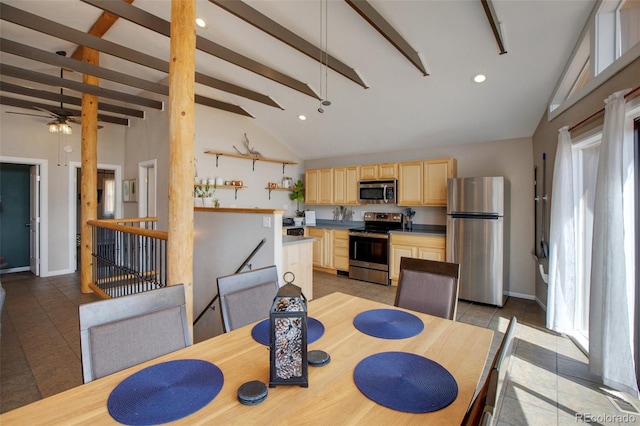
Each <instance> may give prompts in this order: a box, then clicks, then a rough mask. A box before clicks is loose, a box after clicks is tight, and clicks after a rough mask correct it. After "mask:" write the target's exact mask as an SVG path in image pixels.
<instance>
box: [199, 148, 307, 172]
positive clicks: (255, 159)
mask: <svg viewBox="0 0 640 426" xmlns="http://www.w3.org/2000/svg"><path fill="white" fill-rule="evenodd" d="M204 153H205V154H209V155H215V156H216V167H218V160H219V159H220V156H221V155H225V156H227V157H232V158H241V159H243V160H251V161H252V162H253V169H252V170H253V171H255V170H256V161H266V162H268V163H278V164H282V174H284V168H285V166H287V165H293V164H298V163H296V162H294V161H289V160H278V159H275V158H266V157H254V156H251V155H243V154H234V153H232V152H220V151H205V152H204Z"/></svg>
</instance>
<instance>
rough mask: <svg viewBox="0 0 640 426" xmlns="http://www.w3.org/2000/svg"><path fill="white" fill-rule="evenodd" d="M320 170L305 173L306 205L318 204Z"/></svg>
mask: <svg viewBox="0 0 640 426" xmlns="http://www.w3.org/2000/svg"><path fill="white" fill-rule="evenodd" d="M319 180H320V179H319V178H318V170H307V171H306V172H304V202H305V204H318V199H319V198H320V196H319V194H318V182H319Z"/></svg>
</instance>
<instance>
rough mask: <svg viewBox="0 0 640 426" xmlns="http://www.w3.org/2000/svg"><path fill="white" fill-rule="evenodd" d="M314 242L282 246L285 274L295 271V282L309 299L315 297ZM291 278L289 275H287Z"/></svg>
mask: <svg viewBox="0 0 640 426" xmlns="http://www.w3.org/2000/svg"><path fill="white" fill-rule="evenodd" d="M312 262H313V244H312V243H311V242H303V243H295V244H287V245H284V246H282V269H283V274H285V273H286V272H293V275H295V280H294V282H293V283H294V284H295V285H297V286H298V287H300V288H301V289H302V294H304V296H305V297H306V298H307V300H311V299H313V263H312ZM286 278H287V279H289V276H287V277H286Z"/></svg>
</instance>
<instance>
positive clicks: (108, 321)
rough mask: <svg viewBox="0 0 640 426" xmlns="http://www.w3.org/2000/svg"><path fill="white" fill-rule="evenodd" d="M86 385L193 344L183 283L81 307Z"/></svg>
mask: <svg viewBox="0 0 640 426" xmlns="http://www.w3.org/2000/svg"><path fill="white" fill-rule="evenodd" d="M78 313H79V319H80V346H81V353H82V374H83V379H84V382H85V383H88V382H90V381H92V380H95V379H98V378H100V377H103V376H106V375H109V374H112V373H115V372H116V371H120V370H123V369H125V368H128V367H131V366H134V365H137V364H140V363H142V362H145V361H148V360H150V359H154V358H157V357H159V356H161V355H165V354H168V353H170V352H173V351H176V350H178V349H182V348H184V347H186V346H190V345H191V337H190V334H189V324H188V322H187V311H186V306H185V294H184V286H183V285H182V284H178V285H175V286H168V287H163V288H159V289H156V290H150V291H145V292H142V293H136V294H132V295H128V296H122V297H116V298H111V299H105V300H100V301H98V302H93V303H87V304H84V305H80V307H79V308H78Z"/></svg>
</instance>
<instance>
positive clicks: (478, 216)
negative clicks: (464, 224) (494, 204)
mask: <svg viewBox="0 0 640 426" xmlns="http://www.w3.org/2000/svg"><path fill="white" fill-rule="evenodd" d="M449 216H450V217H452V218H454V219H491V220H498V219H500V218H501V217H502V216H500V215H499V214H497V213H461V212H451V213H449Z"/></svg>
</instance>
